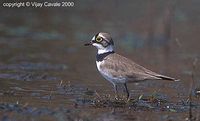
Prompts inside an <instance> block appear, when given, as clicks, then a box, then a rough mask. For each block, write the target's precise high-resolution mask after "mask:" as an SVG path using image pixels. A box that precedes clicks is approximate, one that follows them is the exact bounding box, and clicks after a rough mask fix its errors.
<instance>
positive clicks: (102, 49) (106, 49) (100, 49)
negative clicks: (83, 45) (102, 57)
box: [97, 45, 114, 54]
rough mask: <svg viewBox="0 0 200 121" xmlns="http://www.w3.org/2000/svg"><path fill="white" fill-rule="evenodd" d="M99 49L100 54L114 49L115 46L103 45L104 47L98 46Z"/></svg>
mask: <svg viewBox="0 0 200 121" xmlns="http://www.w3.org/2000/svg"><path fill="white" fill-rule="evenodd" d="M97 49H98V52H97V53H98V54H103V53H107V52H112V51H114V48H113V46H112V45H109V46H107V47H106V48H104V47H102V48H97Z"/></svg>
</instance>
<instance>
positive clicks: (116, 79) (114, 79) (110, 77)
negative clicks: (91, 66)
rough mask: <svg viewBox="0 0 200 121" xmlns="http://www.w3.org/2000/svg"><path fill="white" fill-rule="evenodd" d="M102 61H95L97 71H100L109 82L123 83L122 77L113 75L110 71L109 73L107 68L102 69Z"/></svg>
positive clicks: (124, 80)
mask: <svg viewBox="0 0 200 121" xmlns="http://www.w3.org/2000/svg"><path fill="white" fill-rule="evenodd" d="M103 63H104V61H101V62H97V61H96V65H97V69H98V71H99V72H100V73H101V75H102V76H103V77H104V78H105V79H106V80H108V81H109V82H111V83H113V84H116V83H125V82H126V79H125V78H124V77H120V76H119V77H114V76H113V75H112V74H111V73H109V71H107V70H102V69H101V67H100V65H101V64H103Z"/></svg>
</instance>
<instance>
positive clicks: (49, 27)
mask: <svg viewBox="0 0 200 121" xmlns="http://www.w3.org/2000/svg"><path fill="white" fill-rule="evenodd" d="M56 1H57V2H62V1H61V0H54V1H51V2H56ZM4 2H8V0H3V1H1V2H0V103H1V104H0V114H1V116H0V118H1V119H2V120H4V119H5V120H6V119H18V120H27V119H29V118H32V119H34V120H42V119H43V118H44V117H43V118H41V117H40V116H41V115H42V114H43V113H42V114H38V113H36V114H37V116H36V117H34V115H36V114H33V112H34V110H33V108H30V110H31V111H29V112H30V113H27V112H26V114H27V116H26V115H25V116H24V115H21V112H18V111H15V110H16V109H15V108H16V107H15V106H16V105H15V104H20V105H23V106H31V107H35V109H37V108H38V107H41V106H42V107H45V111H46V108H51V109H53V110H54V109H55V110H59V111H58V112H57V113H56V115H50V114H49V113H48V111H46V112H45V111H43V110H42V111H43V112H45V113H44V114H45V115H47V116H46V117H45V120H50V119H51V118H49V117H53V119H52V120H54V119H55V120H62V119H63V120H66V119H67V118H69V117H66V116H65V115H66V112H67V111H66V112H64V111H63V110H62V111H60V108H59V107H65V109H69V110H75V109H76V110H75V111H74V112H70V113H69V112H67V113H68V114H73V115H72V117H71V119H72V120H73V119H83V120H85V119H91V120H94V119H98V120H104V119H109V120H116V119H119V120H133V119H131V118H130V119H129V118H127V117H132V118H133V117H134V119H135V120H143V118H144V120H146V119H148V118H149V117H151V118H152V119H154V120H168V119H172V120H183V119H185V118H186V117H187V110H186V111H180V112H182V113H181V115H180V114H178V113H175V114H172V115H170V114H169V113H168V112H162V113H161V115H158V114H157V113H158V112H157V113H155V112H151V111H150V112H149V111H147V112H145V113H147V114H146V117H144V116H143V118H141V116H140V115H141V114H138V115H135V114H137V113H139V112H138V111H136V112H131V111H130V110H129V112H128V113H127V110H126V111H124V110H123V111H121V112H120V115H113V114H112V113H111V112H112V111H111V110H109V109H108V108H105V109H104V108H100V109H93V108H91V106H89V107H90V108H88V107H85V108H82V109H79V108H78V109H77V108H74V105H75V107H76V105H79V103H80V100H81V104H82V103H83V102H82V99H84V97H85V95H87V94H88V93H92V94H91V95H93V94H94V93H95V92H98V93H99V94H100V95H105V94H110V95H111V96H113V95H114V93H113V87H112V85H111V84H110V83H109V82H107V81H106V80H105V79H103V78H102V77H101V75H100V74H99V73H98V71H97V69H96V63H95V55H96V49H95V48H94V47H84V46H83V45H84V43H85V42H87V41H90V40H91V38H92V37H93V36H94V35H96V34H97V33H98V32H108V33H110V34H111V36H112V38H113V40H114V42H115V49H116V52H117V53H119V54H121V55H124V56H126V57H128V58H130V59H132V60H134V61H135V62H137V63H139V64H141V65H143V66H145V67H146V68H149V69H151V70H153V71H155V72H158V73H161V74H164V75H168V76H171V77H174V78H179V79H180V80H181V82H175V83H174V82H166V81H162V82H161V81H159V82H157V81H149V82H145V83H141V84H139V85H135V84H130V85H129V89H130V90H131V95H132V97H133V98H136V97H137V96H138V95H140V94H147V95H148V94H151V93H153V92H157V93H158V94H160V95H161V96H164V97H166V98H167V99H168V100H169V101H172V102H174V103H178V102H181V101H182V100H187V99H188V95H189V92H190V90H191V84H192V80H193V81H194V85H193V87H192V91H193V92H194V93H193V97H194V101H196V102H195V104H197V105H199V104H200V103H199V98H196V96H195V90H198V89H199V88H200V78H199V76H200V73H199V72H200V68H199V67H200V63H199V59H200V54H199V53H200V45H199V44H200V43H199V40H200V36H199V32H200V24H199V21H200V9H199V6H200V1H199V0H190V1H188V0H167V1H166V0H154V1H141V0H134V1H132V0H126V1H120V0H113V1H111V0H110V1H106V0H94V1H93V0H84V1H76V0H74V1H72V2H74V6H73V7H42V8H34V7H25V8H23V7H20V8H6V7H3V6H2V4H3V3H4ZM9 2H11V1H9ZM13 2H14V1H13ZM33 2H34V1H33ZM35 2H36V1H35ZM38 2H39V1H38ZM40 2H41V1H40ZM42 2H44V1H42ZM70 2H71V1H70ZM192 76H193V79H192ZM63 85H64V87H63ZM85 93H87V94H85ZM94 95H95V94H94ZM86 102H87V101H86ZM11 104H12V105H11ZM84 104H85V103H84ZM9 106H11V107H9ZM12 106H13V108H12ZM1 107H3V108H1ZM10 108H11V109H13V110H14V112H15V113H14V114H13V113H12V114H10V112H7V109H10ZM38 110H41V109H38ZM197 110H198V111H199V108H198V109H197ZM42 111H41V112H42ZM85 111H86V112H87V113H86V112H85ZM94 112H95V114H94ZM61 114H63V115H61ZM166 115H167V116H166ZM177 116H178V117H177ZM179 116H180V117H179ZM24 117H25V118H24ZM60 117H62V118H60ZM77 117H78V118H77ZM163 118H164V119H163Z"/></svg>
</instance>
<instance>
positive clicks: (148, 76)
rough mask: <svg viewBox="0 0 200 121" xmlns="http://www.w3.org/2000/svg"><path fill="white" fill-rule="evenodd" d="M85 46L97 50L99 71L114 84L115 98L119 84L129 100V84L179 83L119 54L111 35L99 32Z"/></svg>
mask: <svg viewBox="0 0 200 121" xmlns="http://www.w3.org/2000/svg"><path fill="white" fill-rule="evenodd" d="M84 45H85V46H90V45H92V46H94V47H96V48H97V55H96V66H97V69H98V71H99V72H100V74H101V75H102V76H103V77H104V78H105V79H106V80H108V81H109V82H110V83H112V84H113V87H114V91H115V98H117V97H118V87H117V85H118V84H122V85H124V88H125V91H126V98H127V99H129V98H130V94H129V90H128V87H127V83H138V82H143V81H146V80H169V81H179V80H178V79H175V78H172V77H168V76H165V75H161V74H158V73H156V72H153V71H151V70H149V69H146V68H145V67H143V66H141V65H139V64H137V63H135V62H134V61H132V60H130V59H128V58H126V57H124V56H122V55H119V54H117V53H116V52H115V51H114V41H113V39H112V37H111V35H110V34H109V33H105V32H99V33H97V34H96V35H95V36H94V37H93V38H92V40H90V41H89V42H87V43H85V44H84Z"/></svg>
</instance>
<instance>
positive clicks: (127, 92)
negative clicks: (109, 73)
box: [124, 83, 130, 100]
mask: <svg viewBox="0 0 200 121" xmlns="http://www.w3.org/2000/svg"><path fill="white" fill-rule="evenodd" d="M124 87H125V90H126V94H127V100H129V98H130V97H129V96H130V95H129V91H128V88H127V85H126V83H124Z"/></svg>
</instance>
